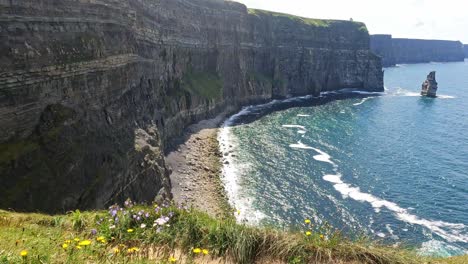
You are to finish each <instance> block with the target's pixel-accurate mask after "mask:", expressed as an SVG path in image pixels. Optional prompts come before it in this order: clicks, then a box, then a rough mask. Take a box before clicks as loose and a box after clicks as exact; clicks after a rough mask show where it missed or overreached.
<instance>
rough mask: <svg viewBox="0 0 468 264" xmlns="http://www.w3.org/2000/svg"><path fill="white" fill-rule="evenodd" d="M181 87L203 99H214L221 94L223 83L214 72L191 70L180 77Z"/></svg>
mask: <svg viewBox="0 0 468 264" xmlns="http://www.w3.org/2000/svg"><path fill="white" fill-rule="evenodd" d="M182 87H183V88H184V90H186V91H188V92H189V93H191V94H196V95H198V96H200V97H202V98H205V99H215V98H220V97H221V96H222V88H223V84H222V81H221V79H220V78H219V76H218V75H216V74H212V73H206V72H200V73H193V72H192V73H187V74H186V75H185V76H184V77H183V78H182Z"/></svg>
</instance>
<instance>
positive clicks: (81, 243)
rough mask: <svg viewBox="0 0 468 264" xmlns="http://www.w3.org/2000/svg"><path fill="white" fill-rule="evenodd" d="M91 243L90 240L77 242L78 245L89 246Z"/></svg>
mask: <svg viewBox="0 0 468 264" xmlns="http://www.w3.org/2000/svg"><path fill="white" fill-rule="evenodd" d="M89 245H91V241H89V240H83V241H81V242H80V243H78V246H89Z"/></svg>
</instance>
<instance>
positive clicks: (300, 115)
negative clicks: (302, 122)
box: [297, 114, 310, 117]
mask: <svg viewBox="0 0 468 264" xmlns="http://www.w3.org/2000/svg"><path fill="white" fill-rule="evenodd" d="M297 116H298V117H309V116H310V115H305V114H298V115H297Z"/></svg>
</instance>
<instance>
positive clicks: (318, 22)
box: [248, 9, 367, 32]
mask: <svg viewBox="0 0 468 264" xmlns="http://www.w3.org/2000/svg"><path fill="white" fill-rule="evenodd" d="M248 12H249V14H251V15H255V16H260V15H263V16H273V17H280V18H286V19H290V20H292V21H295V22H299V23H303V24H307V25H310V26H316V27H329V26H331V25H333V24H335V23H344V22H346V23H353V24H356V25H358V26H360V27H359V30H365V31H366V32H367V27H366V25H365V24H364V23H362V22H354V21H344V20H333V19H316V18H308V17H300V16H294V15H291V14H285V13H278V12H273V11H267V10H261V9H248Z"/></svg>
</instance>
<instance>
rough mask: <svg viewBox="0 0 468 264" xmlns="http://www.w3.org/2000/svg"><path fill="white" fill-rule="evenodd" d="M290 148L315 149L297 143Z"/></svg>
mask: <svg viewBox="0 0 468 264" xmlns="http://www.w3.org/2000/svg"><path fill="white" fill-rule="evenodd" d="M289 147H291V148H297V149H314V148H313V147H309V146H307V145H306V144H304V143H302V142H300V141H299V142H297V144H290V145H289Z"/></svg>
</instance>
